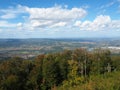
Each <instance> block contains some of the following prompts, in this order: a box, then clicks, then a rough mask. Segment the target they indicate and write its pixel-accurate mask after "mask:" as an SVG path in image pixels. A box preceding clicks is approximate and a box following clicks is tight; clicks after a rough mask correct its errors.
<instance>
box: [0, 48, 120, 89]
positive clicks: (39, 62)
mask: <svg viewBox="0 0 120 90" xmlns="http://www.w3.org/2000/svg"><path fill="white" fill-rule="evenodd" d="M119 63H120V56H119V55H118V56H113V55H111V53H110V51H108V50H101V49H96V50H94V51H92V52H89V51H87V50H85V49H76V50H73V51H70V50H65V51H63V52H61V53H54V54H46V55H44V54H43V55H39V56H37V57H36V58H35V60H33V61H30V60H23V59H21V58H18V57H16V58H12V59H11V60H8V61H3V62H1V63H0V90H50V89H55V88H57V87H65V88H69V87H77V86H81V87H82V86H83V85H84V86H86V87H89V85H90V86H93V87H90V88H92V89H91V90H96V89H94V88H96V87H97V86H95V85H99V84H97V82H96V81H97V80H99V76H100V77H101V78H104V79H105V80H106V81H107V78H108V77H109V76H110V75H109V74H112V73H113V74H112V75H111V77H109V79H110V78H111V79H110V80H112V77H114V78H115V79H116V78H117V77H115V76H114V72H115V71H118V72H119V71H120V64H119ZM107 73H109V74H107ZM118 74H119V73H117V75H118ZM104 75H107V76H108V77H106V76H104ZM102 76H103V77H102ZM118 79H119V78H118ZM116 80H117V79H116ZM111 82H115V81H114V80H112V81H111ZM107 83H109V80H108V82H107ZM115 83H116V84H115V85H114V88H115V89H114V88H113V87H112V86H111V84H108V86H109V87H111V88H113V89H111V90H119V85H118V83H120V82H119V81H118V82H117V81H116V82H115ZM92 84H93V85H92ZM100 87H101V86H100ZM82 88H83V87H82ZM82 88H81V90H82ZM116 88H118V89H116ZM97 90H101V89H97ZM104 90H107V89H104ZM109 90H110V89H109Z"/></svg>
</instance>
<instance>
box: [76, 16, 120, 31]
mask: <svg viewBox="0 0 120 90" xmlns="http://www.w3.org/2000/svg"><path fill="white" fill-rule="evenodd" d="M74 25H75V26H77V27H79V28H80V30H94V31H98V30H113V29H114V30H118V29H120V20H111V18H110V16H108V15H99V16H97V17H96V18H95V19H94V20H93V21H88V20H86V21H84V22H81V21H76V23H75V24H74Z"/></svg>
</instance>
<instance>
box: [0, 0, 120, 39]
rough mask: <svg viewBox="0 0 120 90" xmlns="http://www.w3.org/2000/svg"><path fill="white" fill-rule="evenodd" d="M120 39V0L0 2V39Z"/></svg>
mask: <svg viewBox="0 0 120 90" xmlns="http://www.w3.org/2000/svg"><path fill="white" fill-rule="evenodd" d="M90 37H120V0H0V38H90Z"/></svg>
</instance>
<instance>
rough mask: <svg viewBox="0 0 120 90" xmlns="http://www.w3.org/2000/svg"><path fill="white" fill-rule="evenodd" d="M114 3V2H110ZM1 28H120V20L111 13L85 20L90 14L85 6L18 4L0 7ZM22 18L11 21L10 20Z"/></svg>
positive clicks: (92, 29) (96, 29)
mask: <svg viewBox="0 0 120 90" xmlns="http://www.w3.org/2000/svg"><path fill="white" fill-rule="evenodd" d="M109 5H113V3H111V4H109ZM0 13H1V14H0V28H1V30H2V29H3V28H4V29H5V28H9V29H10V28H11V29H13V28H14V29H18V30H30V29H32V30H36V29H37V30H41V29H43V30H44V29H46V28H47V29H49V28H50V29H55V28H57V29H59V28H61V27H62V28H66V27H69V29H70V28H71V29H73V28H79V30H91V31H98V30H117V31H118V30H119V28H120V20H112V19H111V17H110V16H109V15H99V16H96V18H95V19H94V20H93V21H89V20H84V21H82V20H81V19H83V18H84V19H85V16H86V15H87V14H88V12H87V10H85V9H83V8H76V7H73V8H71V9H68V8H67V7H62V6H54V7H48V8H31V7H28V6H21V5H18V6H16V7H15V8H14V7H9V8H8V9H0ZM17 19H19V20H21V21H19V20H18V22H15V23H13V22H9V21H8V20H17Z"/></svg>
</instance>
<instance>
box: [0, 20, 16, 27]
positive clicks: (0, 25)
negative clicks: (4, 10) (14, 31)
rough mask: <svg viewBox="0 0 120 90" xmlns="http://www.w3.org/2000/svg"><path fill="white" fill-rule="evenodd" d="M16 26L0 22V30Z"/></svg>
mask: <svg viewBox="0 0 120 90" xmlns="http://www.w3.org/2000/svg"><path fill="white" fill-rule="evenodd" d="M15 26H16V24H13V23H9V22H7V21H0V28H5V27H6V28H12V27H15Z"/></svg>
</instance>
